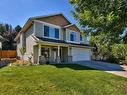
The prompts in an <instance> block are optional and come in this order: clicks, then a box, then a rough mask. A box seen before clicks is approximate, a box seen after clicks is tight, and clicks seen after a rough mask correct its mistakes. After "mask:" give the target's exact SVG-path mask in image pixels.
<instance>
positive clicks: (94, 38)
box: [70, 0, 127, 57]
mask: <svg viewBox="0 0 127 95" xmlns="http://www.w3.org/2000/svg"><path fill="white" fill-rule="evenodd" d="M70 3H71V4H72V5H73V7H74V10H73V11H71V13H72V14H73V16H74V18H75V19H76V20H77V21H78V23H79V25H80V26H81V27H86V26H87V27H88V28H85V29H84V30H83V32H85V33H86V34H87V35H90V36H91V40H90V41H91V43H92V44H96V46H97V48H98V49H97V53H98V54H100V55H101V56H102V57H103V56H105V54H106V55H109V56H110V54H109V53H106V51H107V52H111V49H112V45H113V44H115V43H120V42H121V37H120V35H121V34H123V30H124V29H125V27H126V26H127V1H126V0H70Z"/></svg>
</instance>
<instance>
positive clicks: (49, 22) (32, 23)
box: [15, 13, 92, 64]
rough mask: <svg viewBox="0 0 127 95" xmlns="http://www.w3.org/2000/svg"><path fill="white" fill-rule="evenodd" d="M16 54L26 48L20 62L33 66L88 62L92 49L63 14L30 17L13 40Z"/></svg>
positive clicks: (19, 54) (19, 53)
mask: <svg viewBox="0 0 127 95" xmlns="http://www.w3.org/2000/svg"><path fill="white" fill-rule="evenodd" d="M15 39H16V41H17V54H18V56H19V57H21V56H22V55H21V52H20V49H21V48H22V47H26V53H25V54H24V57H23V59H24V60H28V59H29V58H30V57H31V60H32V62H34V63H40V64H41V63H46V62H50V63H60V62H75V61H84V60H91V54H92V52H91V49H92V47H90V46H89V45H88V43H87V40H86V38H85V37H84V36H83V35H82V33H81V32H80V30H79V28H78V27H77V26H76V25H74V24H71V23H70V22H69V21H68V20H67V18H66V17H65V16H64V15H63V14H61V13H60V14H52V15H47V16H38V17H31V18H29V19H28V21H27V22H26V23H25V25H24V27H23V29H22V30H21V31H20V33H19V34H18V35H17V37H16V38H15Z"/></svg>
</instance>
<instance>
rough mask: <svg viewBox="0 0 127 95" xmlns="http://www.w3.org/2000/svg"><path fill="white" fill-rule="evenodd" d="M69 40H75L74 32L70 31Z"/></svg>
mask: <svg viewBox="0 0 127 95" xmlns="http://www.w3.org/2000/svg"><path fill="white" fill-rule="evenodd" d="M70 40H71V41H76V32H71V33H70Z"/></svg>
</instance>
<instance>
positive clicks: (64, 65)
mask: <svg viewBox="0 0 127 95" xmlns="http://www.w3.org/2000/svg"><path fill="white" fill-rule="evenodd" d="M51 65H53V66H55V67H56V68H70V69H73V70H95V69H93V68H89V67H85V66H81V65H78V64H51Z"/></svg>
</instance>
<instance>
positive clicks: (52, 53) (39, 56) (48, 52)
mask: <svg viewBox="0 0 127 95" xmlns="http://www.w3.org/2000/svg"><path fill="white" fill-rule="evenodd" d="M33 57H34V63H38V64H49V63H51V64H52V63H66V62H72V55H71V47H70V46H64V45H54V44H53V45H52V44H38V45H36V46H34V56H33Z"/></svg>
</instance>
